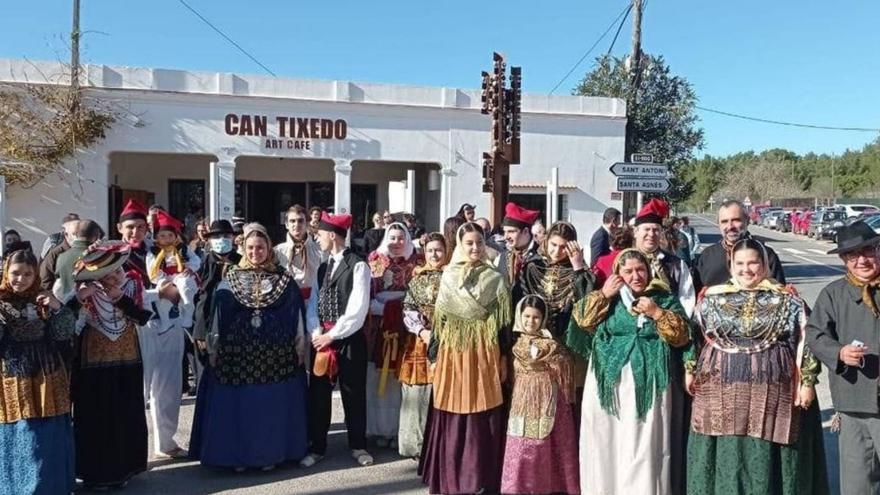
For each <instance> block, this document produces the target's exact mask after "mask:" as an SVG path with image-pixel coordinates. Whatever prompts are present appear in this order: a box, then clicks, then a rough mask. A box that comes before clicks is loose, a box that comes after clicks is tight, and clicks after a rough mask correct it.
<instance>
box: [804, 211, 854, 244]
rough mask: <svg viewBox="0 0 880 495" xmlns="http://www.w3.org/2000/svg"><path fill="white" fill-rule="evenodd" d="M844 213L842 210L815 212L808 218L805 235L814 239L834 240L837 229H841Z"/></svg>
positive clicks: (844, 219)
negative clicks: (808, 225)
mask: <svg viewBox="0 0 880 495" xmlns="http://www.w3.org/2000/svg"><path fill="white" fill-rule="evenodd" d="M845 221H846V212H844V211H843V210H830V209H829V210H824V211H817V212H816V213H814V214H813V216H812V218H810V227H809V230H808V232H807V235H808V236H810V237H812V238H814V239H836V237H837V229H838V228H840V227H843V225H844V222H845Z"/></svg>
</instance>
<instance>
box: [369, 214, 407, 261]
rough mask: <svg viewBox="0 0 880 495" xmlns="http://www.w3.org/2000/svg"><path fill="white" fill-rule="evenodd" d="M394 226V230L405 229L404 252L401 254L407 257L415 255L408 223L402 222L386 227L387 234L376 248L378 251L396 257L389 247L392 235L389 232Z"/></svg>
mask: <svg viewBox="0 0 880 495" xmlns="http://www.w3.org/2000/svg"><path fill="white" fill-rule="evenodd" d="M392 228H394V230H400V231H403V235H404V236H405V237H404V239H405V241H404V244H403V254H402V255H401V256H403V258H405V259H409V257H410V256H412V255H413V251H415V247H414V246H413V243H412V236H411V235H410V233H409V229H407V228H406V225H404V224H402V223H400V222H394V223H390V224H388V225H387V226H386V227H385V235H384V236H382V242H381V243H380V244H379V247H377V248H376V252H377V253H379V254H383V255H385V256H388V257H395V256H394V255H392V254H391V250H390V249H389V248H388V245H389V244H391V236H389V235H388V234H389V232H390V231H391V229H392Z"/></svg>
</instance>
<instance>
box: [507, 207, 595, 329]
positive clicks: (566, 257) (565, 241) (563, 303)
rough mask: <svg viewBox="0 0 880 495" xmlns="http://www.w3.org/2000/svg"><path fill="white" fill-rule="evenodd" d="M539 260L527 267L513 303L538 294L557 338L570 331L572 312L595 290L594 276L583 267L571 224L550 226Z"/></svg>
mask: <svg viewBox="0 0 880 495" xmlns="http://www.w3.org/2000/svg"><path fill="white" fill-rule="evenodd" d="M540 252H541V255H540V257H537V258H534V259H532V260H530V261H529V262H527V263H526V265H525V267H523V270H522V272H521V273H520V279H519V283H518V284H517V286H516V288H515V290H514V300H520V299H521V298H522V296H525V295H528V294H537V295H539V296H541V297H542V298H543V299H544V301H545V302H546V303H547V311H548V313H547V315H546V320H547V321H546V325H547V329H548V330H550V331H551V332H552V333H553V335H554V336H557V337H560V338H561V337H562V336H564V335H565V331H566V330H567V329H568V320H569V319H570V317H571V308H572V307H573V306H574V303H575V302H577V301H579V300H581V299H583V298H584V297H585V296H586V295H587V294H589V292H590V291H591V290H593V274H592V273H591V272H590V271H589V270H588V269H587V268H586V264H585V263H584V251H583V248H581V246H580V244H578V242H577V231H576V230H575V228H574V227H573V226H572V225H571V224H570V223H568V222H556V223H554V224H553V225H552V226H550V230H549V231H548V232H547V235H546V237H545V238H544V242H543V243H542V246H541V250H540Z"/></svg>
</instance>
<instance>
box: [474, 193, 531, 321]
mask: <svg viewBox="0 0 880 495" xmlns="http://www.w3.org/2000/svg"><path fill="white" fill-rule="evenodd" d="M540 215H541V212H540V211H537V210H529V209H526V208H523V207H521V206H519V205H518V204H516V203H513V202H510V203H507V205H505V206H504V219H503V220H502V221H501V230H502V232H503V234H504V244H505V246H506V248H507V249H506V250H505V252H504V257H503V270H504V272H503V273H506V274H507V282H508V284H509V285H510V286H511V287H513V286H514V284H516V281H517V280H519V274H520V272H521V271H522V268H523V267H524V266H525V264H526V263H527V262H529V261H530V260H532V259H535V258H538V257H539V254H538V248H539V246H538V243H536V242H535V241H534V239H532V224H534V223H535V220H537V219H538V216H540ZM486 235H488V233H486ZM512 302H513V304H516V300H513V301H512ZM511 309H512V308H511Z"/></svg>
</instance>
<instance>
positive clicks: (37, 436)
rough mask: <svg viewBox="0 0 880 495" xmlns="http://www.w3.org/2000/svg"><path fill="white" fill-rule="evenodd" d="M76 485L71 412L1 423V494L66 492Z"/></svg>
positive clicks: (42, 494) (38, 494)
mask: <svg viewBox="0 0 880 495" xmlns="http://www.w3.org/2000/svg"><path fill="white" fill-rule="evenodd" d="M75 485H76V482H75V476H74V454H73V425H72V424H71V422H70V415H69V414H62V415H60V416H52V417H48V418H33V419H23V420H20V421H16V422H15V423H3V424H0V495H18V494H22V493H28V494H37V495H56V494H67V493H70V492H72V491H73V489H74V487H75Z"/></svg>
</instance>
